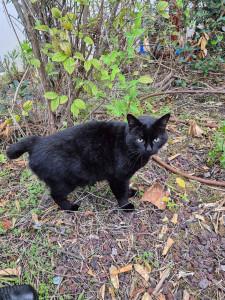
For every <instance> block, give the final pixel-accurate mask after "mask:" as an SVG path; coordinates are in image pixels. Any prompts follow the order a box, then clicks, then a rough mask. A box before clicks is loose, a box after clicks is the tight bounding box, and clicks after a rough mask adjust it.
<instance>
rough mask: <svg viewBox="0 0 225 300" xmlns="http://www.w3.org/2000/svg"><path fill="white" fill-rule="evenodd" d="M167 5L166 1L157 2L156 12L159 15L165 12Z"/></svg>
mask: <svg viewBox="0 0 225 300" xmlns="http://www.w3.org/2000/svg"><path fill="white" fill-rule="evenodd" d="M168 5H169V3H168V2H166V1H159V3H158V5H157V10H158V12H159V13H161V12H162V11H163V10H165V9H166V8H167V7H168Z"/></svg>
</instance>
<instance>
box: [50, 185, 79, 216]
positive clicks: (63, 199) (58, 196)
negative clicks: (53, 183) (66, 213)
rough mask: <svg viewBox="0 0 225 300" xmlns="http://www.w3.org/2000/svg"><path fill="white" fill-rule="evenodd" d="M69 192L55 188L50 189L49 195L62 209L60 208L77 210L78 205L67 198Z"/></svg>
mask: <svg viewBox="0 0 225 300" xmlns="http://www.w3.org/2000/svg"><path fill="white" fill-rule="evenodd" d="M68 194H69V193H65V192H64V193H63V192H59V191H57V190H56V189H51V196H52V198H53V200H54V201H55V203H56V204H57V205H58V206H59V207H60V208H61V209H62V210H70V211H77V210H78V209H79V205H77V204H75V203H71V202H70V201H68V200H67V195H68Z"/></svg>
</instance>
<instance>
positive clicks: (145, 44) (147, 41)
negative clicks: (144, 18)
mask: <svg viewBox="0 0 225 300" xmlns="http://www.w3.org/2000/svg"><path fill="white" fill-rule="evenodd" d="M143 50H144V51H145V52H150V51H151V48H150V45H149V40H148V38H144V41H143Z"/></svg>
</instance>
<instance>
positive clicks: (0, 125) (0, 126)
mask: <svg viewBox="0 0 225 300" xmlns="http://www.w3.org/2000/svg"><path fill="white" fill-rule="evenodd" d="M6 124H7V122H6V120H5V121H4V122H3V123H2V124H0V133H1V132H2V130H3V128H4V127H5V125H6Z"/></svg>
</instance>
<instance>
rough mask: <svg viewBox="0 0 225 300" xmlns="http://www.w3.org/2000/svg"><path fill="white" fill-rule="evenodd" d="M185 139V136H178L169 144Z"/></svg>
mask: <svg viewBox="0 0 225 300" xmlns="http://www.w3.org/2000/svg"><path fill="white" fill-rule="evenodd" d="M185 139H186V137H184V136H181V137H178V138H176V139H174V140H173V141H172V142H171V144H176V143H179V142H181V141H183V140H185Z"/></svg>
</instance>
